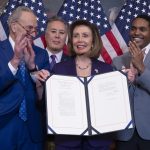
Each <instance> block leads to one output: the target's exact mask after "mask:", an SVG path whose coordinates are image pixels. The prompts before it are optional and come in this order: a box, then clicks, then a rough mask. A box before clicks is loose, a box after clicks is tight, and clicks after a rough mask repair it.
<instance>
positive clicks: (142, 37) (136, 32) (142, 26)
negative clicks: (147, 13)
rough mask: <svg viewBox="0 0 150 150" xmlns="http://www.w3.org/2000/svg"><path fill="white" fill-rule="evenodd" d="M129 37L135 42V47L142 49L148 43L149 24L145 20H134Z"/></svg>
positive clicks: (149, 35)
mask: <svg viewBox="0 0 150 150" xmlns="http://www.w3.org/2000/svg"><path fill="white" fill-rule="evenodd" d="M130 37H131V40H132V41H136V43H137V45H138V46H139V47H140V48H141V49H143V48H144V47H145V46H147V45H148V44H149V43H150V24H149V22H148V21H147V20H145V19H142V18H136V19H135V20H134V21H133V22H132V26H131V30H130Z"/></svg>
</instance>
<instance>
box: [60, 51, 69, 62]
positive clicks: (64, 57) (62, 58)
mask: <svg viewBox="0 0 150 150" xmlns="http://www.w3.org/2000/svg"><path fill="white" fill-rule="evenodd" d="M68 59H69V56H67V55H66V54H64V53H63V54H62V57H61V62H62V61H67V60H68Z"/></svg>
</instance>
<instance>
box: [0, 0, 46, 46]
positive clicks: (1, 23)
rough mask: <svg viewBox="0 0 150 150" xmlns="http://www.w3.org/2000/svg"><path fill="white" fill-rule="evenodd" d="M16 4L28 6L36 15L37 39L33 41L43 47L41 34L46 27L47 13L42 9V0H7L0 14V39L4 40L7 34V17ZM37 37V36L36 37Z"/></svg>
mask: <svg viewBox="0 0 150 150" xmlns="http://www.w3.org/2000/svg"><path fill="white" fill-rule="evenodd" d="M18 6H26V7H29V8H30V9H31V10H32V11H33V12H34V13H35V14H36V15H37V21H38V31H39V34H38V35H37V39H36V40H35V41H34V43H35V45H37V46H40V47H44V45H43V41H42V38H40V35H42V34H43V33H44V31H45V28H46V21H47V14H46V13H45V10H44V5H43V2H42V0H9V1H8V3H7V5H6V7H5V9H4V11H3V13H2V15H1V16H0V31H1V32H0V40H5V39H6V38H7V36H8V24H7V20H8V17H9V16H10V15H11V14H12V11H13V10H14V9H16V8H17V7H18ZM38 37H39V38H38Z"/></svg>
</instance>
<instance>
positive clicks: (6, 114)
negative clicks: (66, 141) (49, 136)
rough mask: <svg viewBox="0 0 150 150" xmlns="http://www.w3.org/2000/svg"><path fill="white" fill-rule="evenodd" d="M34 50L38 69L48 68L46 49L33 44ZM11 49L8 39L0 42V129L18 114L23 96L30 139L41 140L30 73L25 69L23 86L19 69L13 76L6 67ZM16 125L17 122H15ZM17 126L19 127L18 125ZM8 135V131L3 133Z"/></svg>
mask: <svg viewBox="0 0 150 150" xmlns="http://www.w3.org/2000/svg"><path fill="white" fill-rule="evenodd" d="M33 49H34V51H35V63H36V65H37V66H38V68H39V69H42V68H44V69H48V68H49V59H48V55H47V53H46V51H44V50H43V49H41V48H39V47H36V46H33ZM13 53H14V52H13V49H12V46H11V44H10V42H9V41H8V40H5V41H3V42H1V43H0V123H1V124H0V130H2V129H3V128H2V126H4V125H5V124H7V123H9V122H10V121H11V118H12V117H15V116H16V114H18V110H19V107H20V103H21V101H22V100H23V96H25V99H26V106H27V117H28V120H27V122H26V124H27V126H28V130H29V133H30V136H31V139H32V140H33V141H34V142H38V141H41V140H42V134H43V132H42V123H41V118H40V117H41V115H40V113H39V112H38V111H37V109H36V100H37V98H36V89H35V83H34V82H33V80H32V78H31V76H30V73H29V71H28V70H26V79H25V82H26V84H25V86H24V87H23V85H22V83H21V81H20V79H19V69H18V71H17V74H16V75H15V76H14V75H13V74H12V72H11V70H10V69H9V67H8V62H9V61H10V60H11V59H12V57H13ZM16 125H17V124H16ZM18 128H19V127H18ZM5 134H6V135H7V136H9V131H8V133H5Z"/></svg>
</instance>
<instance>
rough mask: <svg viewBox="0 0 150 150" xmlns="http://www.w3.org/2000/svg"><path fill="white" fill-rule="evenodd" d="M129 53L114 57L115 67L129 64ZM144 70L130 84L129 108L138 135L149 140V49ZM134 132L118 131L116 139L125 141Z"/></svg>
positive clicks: (131, 130)
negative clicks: (131, 84)
mask: <svg viewBox="0 0 150 150" xmlns="http://www.w3.org/2000/svg"><path fill="white" fill-rule="evenodd" d="M125 60H126V61H125ZM130 61H131V56H130V54H128V55H127V54H125V55H122V56H120V57H116V58H115V59H114V60H113V64H114V65H115V66H116V68H117V69H121V67H122V66H123V65H124V66H126V64H130ZM144 65H145V70H144V72H143V73H142V74H141V75H139V76H137V77H136V79H135V80H136V81H135V83H134V84H133V86H130V88H129V92H130V93H131V98H130V101H131V109H132V111H133V114H134V115H133V119H134V122H135V127H136V129H137V132H138V134H139V136H140V137H141V138H143V139H145V140H150V130H149V127H150V117H149V116H150V108H149V106H150V51H149V52H148V54H147V55H146V58H145V60H144ZM133 133H134V128H132V129H129V130H123V131H120V132H118V134H117V139H119V140H123V141H127V140H129V139H130V138H131V137H132V136H133Z"/></svg>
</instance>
